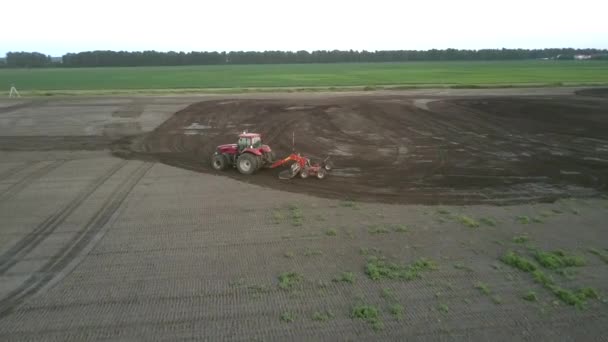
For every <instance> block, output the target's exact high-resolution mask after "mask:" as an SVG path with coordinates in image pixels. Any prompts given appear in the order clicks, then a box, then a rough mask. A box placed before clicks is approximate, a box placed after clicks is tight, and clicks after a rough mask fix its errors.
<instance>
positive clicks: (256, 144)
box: [251, 137, 262, 148]
mask: <svg viewBox="0 0 608 342" xmlns="http://www.w3.org/2000/svg"><path fill="white" fill-rule="evenodd" d="M251 144H252V145H253V148H260V147H262V139H261V138H260V137H255V138H253V139H251Z"/></svg>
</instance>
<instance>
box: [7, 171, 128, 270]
mask: <svg viewBox="0 0 608 342" xmlns="http://www.w3.org/2000/svg"><path fill="white" fill-rule="evenodd" d="M127 163H128V161H126V160H123V161H121V162H119V163H117V164H116V165H113V166H112V167H111V168H110V169H109V170H108V171H107V172H106V173H104V174H103V175H102V176H101V177H99V178H97V179H96V180H95V181H93V182H92V183H91V184H89V185H88V186H87V187H86V188H85V189H84V190H83V191H81V192H80V193H79V194H78V195H77V196H76V197H75V198H74V199H73V200H72V201H70V202H69V203H68V204H67V205H66V206H65V207H63V208H61V210H59V211H58V212H56V213H54V214H52V215H51V216H49V217H47V218H46V219H45V220H44V221H43V222H42V223H41V224H39V225H38V227H36V228H35V229H34V230H33V231H32V232H31V233H28V234H27V235H26V236H25V237H23V238H22V239H21V240H20V241H18V242H17V243H16V244H15V245H13V246H12V247H11V248H10V249H9V250H8V251H7V252H5V253H4V254H3V255H1V256H0V276H1V275H3V274H5V273H6V272H7V271H8V270H9V269H10V268H11V267H13V265H15V264H16V263H17V262H19V260H20V259H21V258H22V257H24V256H26V255H27V254H28V253H29V252H30V251H32V250H33V249H34V248H36V246H38V245H39V244H40V243H41V242H42V241H44V240H45V239H46V238H47V237H48V236H49V235H51V234H52V233H53V232H54V231H55V230H56V229H57V228H58V227H59V226H60V225H61V224H62V223H63V222H64V221H65V219H66V218H68V217H69V216H70V215H71V214H72V213H73V212H74V211H75V210H76V209H77V208H78V207H79V206H80V205H81V204H82V203H83V202H84V201H85V200H86V199H87V198H89V197H90V196H91V195H92V194H93V193H94V192H95V191H96V190H97V189H98V188H99V187H100V186H101V185H102V184H104V183H105V182H106V181H107V180H108V179H109V178H110V177H112V176H113V175H114V174H115V173H116V172H118V170H120V169H121V168H123V167H124V166H125V165H126V164H127Z"/></svg>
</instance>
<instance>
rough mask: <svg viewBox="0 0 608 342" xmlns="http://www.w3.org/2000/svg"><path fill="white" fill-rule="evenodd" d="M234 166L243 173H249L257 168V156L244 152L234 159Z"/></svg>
mask: <svg viewBox="0 0 608 342" xmlns="http://www.w3.org/2000/svg"><path fill="white" fill-rule="evenodd" d="M236 168H237V169H238V170H239V172H240V173H242V174H244V175H250V174H252V173H254V172H255V171H256V170H257V169H258V158H256V157H255V156H254V155H252V154H251V153H244V154H241V155H240V156H239V158H238V159H237V160H236Z"/></svg>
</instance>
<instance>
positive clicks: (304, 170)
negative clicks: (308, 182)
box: [300, 168, 308, 179]
mask: <svg viewBox="0 0 608 342" xmlns="http://www.w3.org/2000/svg"><path fill="white" fill-rule="evenodd" d="M300 177H302V178H304V179H306V178H308V169H306V168H305V169H303V170H302V171H300Z"/></svg>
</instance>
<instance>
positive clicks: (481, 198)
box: [0, 87, 608, 341]
mask: <svg viewBox="0 0 608 342" xmlns="http://www.w3.org/2000/svg"><path fill="white" fill-rule="evenodd" d="M607 94H608V92H607V91H606V89H601V88H593V89H579V88H568V87H560V88H530V89H523V88H522V89H520V88H514V89H442V90H426V89H418V90H415V91H413V90H412V91H400V92H397V91H390V92H385V91H377V92H373V93H363V92H350V93H322V92H319V93H277V94H232V95H198V96H186V95H182V96H132V97H129V96H103V97H59V96H58V97H44V98H40V97H38V98H22V99H17V100H15V99H11V100H9V99H2V100H0V340H2V341H48V340H57V341H82V340H101V339H106V340H177V339H196V340H211V341H215V340H231V341H285V340H295V341H299V340H303V341H312V340H314V341H317V340H328V341H338V340H351V341H352V340H364V341H372V340H380V341H404V340H407V341H410V340H416V341H418V340H429V341H437V340H450V341H452V340H455V341H471V340H475V341H478V340H479V341H486V340H492V341H513V340H524V341H559V340H567V341H572V340H575V341H596V340H602V336H606V335H607V334H608V310H607V308H608V244H607V243H606V241H608V230H606V228H605V227H606V221H607V219H608V196H607V195H608V192H607V191H608V188H607V187H606V184H607V181H608V180H607V179H606V175H607V174H608V172H607V171H608V136H606V132H607V131H608V110H607V109H608V101H607V97H606V96H607ZM243 130H248V131H252V132H254V131H258V132H261V133H262V134H263V139H264V141H265V142H266V143H268V144H269V145H270V146H271V147H272V148H274V149H275V150H276V152H277V154H278V155H279V156H283V155H285V154H287V153H289V152H291V149H292V144H291V142H292V141H291V137H292V132H295V137H296V145H295V147H296V150H297V151H298V152H302V153H305V154H311V155H315V156H319V157H322V156H325V155H328V154H329V155H331V157H332V158H333V159H334V163H335V169H334V170H332V173H331V174H330V175H329V176H328V178H327V179H324V180H318V179H311V178H308V179H300V178H295V179H292V180H289V181H281V180H279V179H278V178H277V174H278V172H279V171H280V170H269V169H264V170H260V171H259V172H258V173H257V174H255V175H252V176H249V177H245V176H243V175H240V174H239V173H238V172H237V171H236V170H232V169H229V170H225V171H224V172H215V171H212V170H211V168H210V167H209V157H210V154H211V153H212V152H213V150H214V148H215V147H216V145H217V144H223V143H231V142H234V141H235V140H236V135H237V134H238V133H239V132H242V131H243ZM43 193H44V194H45V196H41V194H43Z"/></svg>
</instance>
